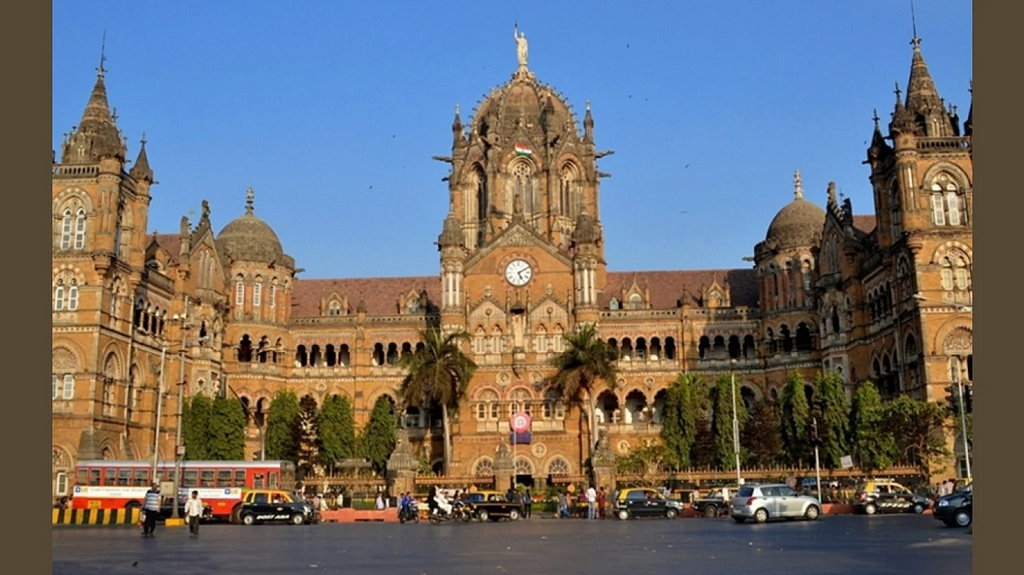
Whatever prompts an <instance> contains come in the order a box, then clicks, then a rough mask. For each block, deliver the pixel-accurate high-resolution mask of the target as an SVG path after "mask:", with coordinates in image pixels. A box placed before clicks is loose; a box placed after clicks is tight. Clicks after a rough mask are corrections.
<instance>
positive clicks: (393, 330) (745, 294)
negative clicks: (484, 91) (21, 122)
mask: <svg viewBox="0 0 1024 575" xmlns="http://www.w3.org/2000/svg"><path fill="white" fill-rule="evenodd" d="M518 40H519V38H518V37H517V41H518ZM522 40H523V43H525V39H522ZM896 94H897V95H896V104H895V108H894V110H893V112H892V115H891V121H890V122H889V124H888V133H887V134H886V132H883V130H882V128H881V127H880V125H879V122H878V119H877V117H876V120H875V126H874V134H873V136H872V138H871V145H870V147H869V148H868V149H867V150H866V161H865V162H864V163H865V164H867V165H868V168H869V170H870V171H869V179H870V182H871V186H872V188H873V190H874V206H873V213H872V214H870V215H857V214H854V213H853V208H852V206H851V203H850V201H849V200H848V199H846V200H844V201H842V202H840V201H838V200H837V198H836V195H835V189H834V186H831V185H830V186H829V188H828V190H827V192H826V191H825V190H823V191H822V196H823V197H824V198H825V200H826V203H825V208H824V209H822V208H821V207H819V206H818V205H817V204H816V203H814V202H812V201H810V200H808V199H806V198H805V192H804V190H803V189H802V186H801V182H800V179H799V173H797V176H796V178H795V190H794V192H793V197H792V200H791V201H790V202H789V203H787V204H786V205H784V206H782V208H781V209H780V210H779V212H778V214H777V215H776V216H775V218H774V219H773V220H772V221H771V223H770V224H769V225H768V227H767V233H766V236H765V239H764V241H762V242H760V243H758V244H757V245H756V246H754V254H755V255H754V258H753V259H754V265H753V267H752V269H720V270H680V271H657V272H645V271H624V272H612V271H609V270H608V263H607V262H606V261H605V258H604V242H603V236H602V229H601V220H600V216H599V182H600V180H601V178H602V175H603V174H602V173H601V172H600V171H599V168H598V166H597V160H598V159H599V158H601V157H602V156H603V155H605V154H606V152H601V151H599V150H598V148H596V147H595V139H594V138H595V136H594V118H593V116H592V115H591V110H590V107H589V105H588V106H587V107H586V112H585V114H584V117H583V119H582V128H583V130H582V132H580V131H579V123H578V120H579V119H578V118H577V117H576V115H575V114H574V113H573V111H572V109H571V108H570V107H569V105H568V104H567V103H566V102H565V101H564V100H563V98H562V97H561V95H560V94H559V93H558V92H557V91H556V90H554V89H553V88H552V87H550V86H548V85H546V84H543V83H541V82H540V81H538V80H537V78H536V77H535V76H534V74H533V73H532V72H531V71H530V70H529V68H528V67H527V65H526V55H525V46H523V45H522V43H521V46H520V54H519V66H518V69H516V71H515V72H514V73H513V74H512V76H511V79H509V81H508V82H507V83H506V84H504V85H503V86H501V87H500V88H497V89H494V90H492V92H491V94H490V95H489V97H488V98H487V99H486V100H485V101H484V102H483V103H482V104H481V105H480V106H479V107H478V109H477V110H476V112H475V114H474V115H473V117H472V118H471V119H469V122H468V126H467V125H464V124H463V123H462V120H461V118H460V115H459V112H458V110H456V113H455V118H454V121H453V122H452V125H451V138H452V149H451V156H449V157H444V158H438V159H440V160H443V161H445V162H448V163H449V164H450V165H451V173H450V177H449V178H447V181H448V186H449V190H448V202H449V211H448V215H447V217H446V218H445V220H444V221H443V222H438V224H439V229H440V235H439V240H438V247H439V252H440V253H439V256H440V257H439V264H440V265H439V273H438V274H437V275H435V276H429V277H391V278H358V279H317V280H304V279H300V278H298V277H296V274H297V271H296V270H297V268H296V261H295V259H294V258H293V257H292V256H290V255H287V254H286V253H285V250H284V247H283V246H282V245H281V242H280V241H279V240H278V237H277V235H276V234H275V233H274V231H273V229H272V228H271V226H270V225H269V224H268V223H267V222H265V221H264V220H263V219H261V218H260V217H258V216H257V210H256V207H255V206H256V203H255V201H254V200H255V198H254V194H253V192H252V190H251V189H250V190H249V194H248V197H247V201H246V205H245V210H244V212H243V213H242V214H241V215H240V216H239V217H238V218H236V219H234V220H233V221H231V222H229V223H228V224H227V225H226V226H224V227H223V228H222V229H221V230H220V232H219V233H215V232H214V224H213V222H212V221H211V219H210V210H209V207H208V205H207V204H206V203H205V202H204V207H203V213H202V215H201V217H200V218H199V221H198V222H196V223H192V222H190V221H188V219H187V218H182V221H181V230H180V233H178V234H149V233H147V231H146V229H147V216H148V210H149V204H150V201H151V200H152V195H151V186H152V185H153V183H154V172H153V170H152V169H151V167H150V163H149V159H148V157H147V155H146V148H145V141H144V140H143V142H142V145H141V147H140V149H139V151H138V155H137V157H136V158H135V160H134V162H133V163H132V165H131V168H130V169H128V163H129V162H128V160H127V156H128V151H127V146H126V143H125V139H124V137H123V135H122V134H121V132H120V130H119V129H118V127H117V125H116V116H114V115H112V114H111V111H110V109H109V107H108V102H107V93H106V88H105V85H104V70H103V67H102V66H100V68H99V74H98V77H97V79H96V84H95V86H94V87H93V90H92V94H91V96H90V97H89V100H88V104H87V105H86V108H85V112H84V114H83V116H82V118H81V121H80V122H79V124H78V126H77V127H76V128H74V129H73V130H72V133H70V134H69V135H68V136H67V137H66V139H65V141H64V142H63V145H62V146H61V154H60V158H59V162H58V158H57V154H56V151H54V154H53V155H54V158H53V205H52V209H53V213H52V218H53V277H52V290H53V292H52V293H53V311H52V320H53V342H52V350H53V366H52V367H53V373H52V375H53V489H54V495H55V496H56V495H59V494H63V493H66V491H67V489H68V481H69V479H70V476H71V475H72V474H71V473H70V471H71V469H72V467H73V464H74V461H75V460H77V459H93V458H109V459H122V458H131V459H139V458H150V457H152V451H153V446H154V437H153V428H154V423H155V422H154V418H155V417H156V412H157V409H156V399H157V389H158V386H159V382H160V380H161V370H163V372H164V373H163V375H164V380H165V382H167V383H166V385H167V390H168V393H167V396H166V400H165V401H164V406H163V417H162V418H161V421H160V438H159V440H158V441H157V442H156V443H158V444H159V450H160V457H162V458H163V457H167V458H170V457H172V456H173V452H174V441H175V439H174V435H175V426H176V413H177V392H176V389H177V387H176V383H177V382H182V381H184V382H186V383H185V386H184V393H185V394H186V395H192V394H200V393H205V394H224V393H235V394H237V395H238V396H239V397H240V398H241V400H242V402H243V403H244V404H245V405H246V407H247V409H248V410H249V413H250V423H249V434H248V438H249V444H248V446H247V450H246V453H247V457H255V454H257V453H258V452H259V450H260V440H259V438H260V429H259V426H260V425H261V423H264V422H265V415H266V411H267V408H268V406H269V404H270V399H271V398H272V397H273V395H274V394H275V393H276V392H277V391H278V390H279V389H282V388H289V389H293V390H294V391H295V392H296V393H297V394H298V395H299V396H300V397H301V396H303V395H306V394H310V395H312V396H313V397H314V398H316V399H317V400H318V401H322V399H323V398H324V397H325V396H327V395H328V394H345V395H347V396H349V397H350V398H351V400H352V401H353V403H354V406H355V409H356V422H357V426H361V425H362V424H363V423H364V422H365V421H366V419H367V418H368V417H369V412H370V409H371V408H372V406H373V404H374V402H375V400H376V399H377V398H378V397H380V396H382V395H384V396H388V397H390V398H392V399H393V400H396V403H397V392H396V388H397V386H398V384H399V382H400V381H401V378H402V376H403V373H402V370H401V369H400V368H399V367H398V366H397V361H398V358H399V357H400V356H401V355H403V354H408V353H410V352H411V351H412V350H414V349H415V347H416V345H417V342H418V336H417V333H418V331H419V330H421V329H423V328H425V327H426V326H427V325H441V326H442V327H444V328H462V329H465V330H466V331H467V332H469V333H470V334H471V335H472V342H471V345H470V346H468V349H466V351H467V352H468V353H469V354H470V357H471V358H472V359H474V360H475V361H476V363H477V364H478V365H479V366H480V368H479V369H478V371H477V374H476V375H475V377H474V378H473V381H472V382H471V385H470V388H469V391H468V394H467V396H466V398H465V400H464V402H463V403H462V406H461V408H460V410H459V412H458V413H457V414H456V418H455V419H456V420H455V422H454V423H453V427H452V430H453V435H454V437H455V440H454V442H453V444H454V451H453V467H452V470H451V474H452V475H458V476H469V475H491V474H492V473H493V465H494V458H495V456H496V453H497V452H498V448H499V446H500V445H501V444H503V443H507V442H508V441H509V433H508V430H509V429H508V420H509V417H510V415H511V413H513V412H515V411H518V410H525V411H528V412H530V413H531V414H532V416H533V428H532V442H531V444H530V445H529V446H528V447H526V446H520V447H519V448H518V449H517V450H516V455H515V460H514V468H515V472H516V473H517V474H518V475H519V476H520V477H521V478H523V479H525V478H527V476H529V477H532V479H533V481H534V483H535V484H542V483H546V482H549V481H552V480H554V478H555V477H557V476H564V475H569V476H573V475H579V474H581V473H582V469H581V466H582V461H583V460H584V459H585V458H586V452H587V448H586V444H587V442H588V441H593V440H594V438H590V437H581V436H580V434H581V433H585V432H586V429H587V426H585V425H584V426H581V425H580V420H579V418H580V417H581V409H580V407H579V406H577V405H566V404H564V403H562V402H561V401H559V400H558V399H557V398H553V397H546V396H545V395H543V392H542V390H541V388H540V386H539V385H538V384H539V382H541V381H542V379H543V378H544V377H546V376H547V375H550V373H551V371H550V368H548V367H546V362H547V360H548V359H549V358H551V357H552V356H553V355H554V354H557V353H558V352H560V351H561V350H562V349H563V342H562V339H561V337H560V336H561V335H562V334H564V333H566V332H567V331H569V330H572V329H574V328H575V327H576V326H577V325H578V324H580V323H581V322H596V323H597V325H598V329H599V333H600V336H601V337H602V338H603V339H605V340H607V341H608V342H609V343H610V344H612V345H613V346H615V347H617V348H618V349H619V350H620V352H621V359H620V360H619V362H618V366H619V369H620V374H621V375H620V378H621V379H620V380H619V382H618V384H619V385H618V388H617V391H615V392H611V391H604V392H602V393H600V395H599V396H598V397H597V405H598V407H599V410H598V413H597V417H596V418H597V421H598V424H599V428H602V429H604V430H605V431H606V432H607V437H608V440H609V441H608V444H609V446H610V448H611V449H612V450H613V451H614V452H617V453H625V452H627V451H628V450H629V449H630V448H631V446H635V445H637V444H638V443H640V442H643V441H645V440H651V439H655V438H657V437H658V433H659V428H660V425H659V421H660V407H661V404H662V401H663V399H664V390H665V388H666V386H667V385H668V384H669V383H670V382H671V381H672V380H674V379H675V378H676V377H677V376H678V374H679V373H680V372H681V371H688V372H697V373H700V374H702V375H704V376H706V377H707V378H708V379H709V380H712V379H714V378H716V377H717V376H718V375H720V374H722V373H728V372H729V371H730V370H734V372H735V373H736V377H737V381H738V382H740V385H741V391H742V397H743V399H744V400H745V401H748V402H749V401H752V400H753V399H754V398H757V397H762V396H769V397H776V396H777V394H778V393H779V390H780V388H781V386H782V385H783V382H784V380H785V377H786V375H787V373H788V372H789V371H793V370H796V371H798V372H800V373H801V374H803V375H804V376H805V378H806V380H807V381H808V386H809V387H810V386H811V385H812V383H813V381H814V377H815V375H816V374H817V373H818V372H819V371H821V370H834V371H836V372H839V373H840V374H841V375H842V377H843V378H844V380H845V381H846V383H847V385H848V390H849V391H850V392H851V393H852V391H853V390H854V389H855V388H856V386H857V385H858V384H859V383H860V382H863V381H865V380H869V379H870V380H871V381H875V382H877V383H878V384H879V387H880V388H881V390H882V393H883V396H886V397H892V396H894V395H895V394H898V393H908V394H911V395H912V396H913V397H916V398H919V399H924V398H927V399H931V400H940V399H941V398H942V397H943V395H944V391H943V388H944V387H945V386H947V385H949V383H950V382H951V380H952V379H953V378H961V379H962V380H965V381H966V380H969V379H971V377H972V372H973V368H972V336H971V334H972V314H971V307H970V306H971V304H972V286H971V281H972V280H971V278H972V262H973V253H972V249H971V246H972V234H971V230H972V216H973V212H972V205H973V192H972V180H973V170H972V150H971V114H970V113H969V114H968V116H967V119H966V121H965V122H964V123H963V124H962V126H961V123H960V120H959V118H958V116H957V114H956V110H955V108H953V107H952V106H950V107H946V105H945V102H944V100H942V99H941V98H940V97H939V93H938V91H937V89H936V86H935V83H934V82H933V80H932V78H931V76H930V75H929V72H928V68H927V66H926V65H925V61H924V58H923V56H922V53H921V48H920V41H919V40H917V39H915V40H914V42H913V54H912V60H911V69H910V78H909V82H908V84H907V86H906V94H905V96H904V95H903V94H902V93H901V92H900V91H899V90H898V89H897V92H896ZM972 109H973V107H972ZM854 160H855V159H853V158H851V161H854ZM781 188H783V187H782V186H780V189H781ZM787 195H788V194H787V193H785V192H780V193H779V196H778V197H779V199H780V203H782V200H784V199H785V198H786V196H787ZM439 197H440V196H439ZM240 203H241V202H240ZM626 263H627V264H628V262H626ZM612 264H613V265H614V264H615V262H612ZM229 387H230V391H228V388H229ZM810 391H813V390H810ZM404 415H405V417H404V419H405V421H406V423H407V424H408V425H409V427H410V430H409V435H410V438H411V442H412V445H413V447H414V449H415V450H416V451H417V453H419V454H427V455H428V457H429V458H430V459H431V460H433V462H434V464H435V466H436V465H438V464H439V461H440V459H441V455H442V441H441V432H440V427H439V426H438V425H439V421H438V414H435V413H429V412H427V413H424V412H421V411H420V410H419V409H417V408H416V407H409V408H408V409H406V410H405V412H404ZM960 455H961V456H962V453H960Z"/></svg>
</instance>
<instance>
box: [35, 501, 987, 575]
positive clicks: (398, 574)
mask: <svg viewBox="0 0 1024 575" xmlns="http://www.w3.org/2000/svg"><path fill="white" fill-rule="evenodd" d="M971 537H972V536H971V535H969V534H967V531H966V529H950V528H947V527H945V526H944V525H942V524H941V523H939V522H938V521H935V520H934V519H932V518H931V517H930V516H928V515H889V516H875V517H865V516H836V517H823V518H821V519H819V520H818V521H816V522H803V521H792V522H781V523H768V524H764V525H753V524H737V523H735V522H733V521H732V520H730V519H728V518H722V519H676V520H671V521H670V520H665V519H640V520H631V521H618V520H603V521H586V520H556V519H540V518H534V519H531V520H529V521H519V522H515V523H509V522H500V523H483V524H481V523H468V524H461V523H460V524H451V523H444V524H441V525H430V524H429V523H420V524H408V525H401V524H394V523H388V524H384V523H356V524H324V525H307V526H292V525H258V526H251V527H245V526H240V525H203V526H202V527H201V530H200V537H199V539H190V538H189V536H188V530H187V528H185V527H173V528H167V527H163V526H160V527H158V528H157V534H156V537H154V538H152V539H143V538H142V537H141V535H140V532H139V529H137V528H135V527H80V526H58V527H54V529H53V547H52V556H53V573H54V575H65V574H82V575H89V574H93V573H95V574H100V573H111V574H117V573H134V574H143V573H144V574H147V575H150V574H153V575H156V574H162V573H167V574H173V575H182V574H186V573H225V574H228V573H247V574H261V573H274V574H279V573H310V574H318V573H345V574H347V575H348V574H351V575H355V574H363V573H375V574H378V573H387V574H389V575H391V574H394V575H406V574H408V575H423V574H426V575H462V574H473V575H478V574H496V575H509V574H529V575H537V574H549V573H551V574H557V575H570V574H574V573H585V574H587V575H599V574H604V573H609V574H610V573H614V574H623V575H626V574H633V573H639V572H643V573H645V574H656V573H673V574H675V573H680V572H687V573H700V574H701V575H707V574H716V573H722V574H729V575H737V574H743V573H778V574H787V575H789V574H792V573H798V574H801V575H811V574H815V575H827V574H834V573H857V574H877V575H883V574H887V573H892V574H901V575H906V574H913V573H926V574H928V575H942V574H944V573H951V574H954V573H955V574H958V575H962V574H964V573H970V572H971V554H972V547H973V546H972V543H971Z"/></svg>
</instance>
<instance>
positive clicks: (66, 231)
mask: <svg viewBox="0 0 1024 575" xmlns="http://www.w3.org/2000/svg"><path fill="white" fill-rule="evenodd" d="M70 247H71V210H64V217H63V219H62V220H61V224H60V249H62V250H66V249H68V248H70Z"/></svg>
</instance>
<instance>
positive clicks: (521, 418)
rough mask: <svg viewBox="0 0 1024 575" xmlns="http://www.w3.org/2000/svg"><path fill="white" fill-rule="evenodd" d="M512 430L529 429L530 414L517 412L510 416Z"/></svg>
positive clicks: (521, 431)
mask: <svg viewBox="0 0 1024 575" xmlns="http://www.w3.org/2000/svg"><path fill="white" fill-rule="evenodd" d="M512 431H514V432H516V433H526V432H527V431H530V416H529V415H527V414H525V413H517V414H515V415H513V416H512Z"/></svg>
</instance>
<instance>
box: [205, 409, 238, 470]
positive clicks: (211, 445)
mask: <svg viewBox="0 0 1024 575" xmlns="http://www.w3.org/2000/svg"><path fill="white" fill-rule="evenodd" d="M247 423H248V422H247V419H246V417H245V408H244V407H242V404H241V402H239V401H238V400H237V399H234V398H230V399H229V398H227V397H218V398H216V399H214V400H213V406H212V409H211V417H210V422H209V426H208V427H207V429H206V434H207V440H206V443H207V449H208V452H207V459H213V460H217V461H239V460H243V459H245V426H246V424H247Z"/></svg>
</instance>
